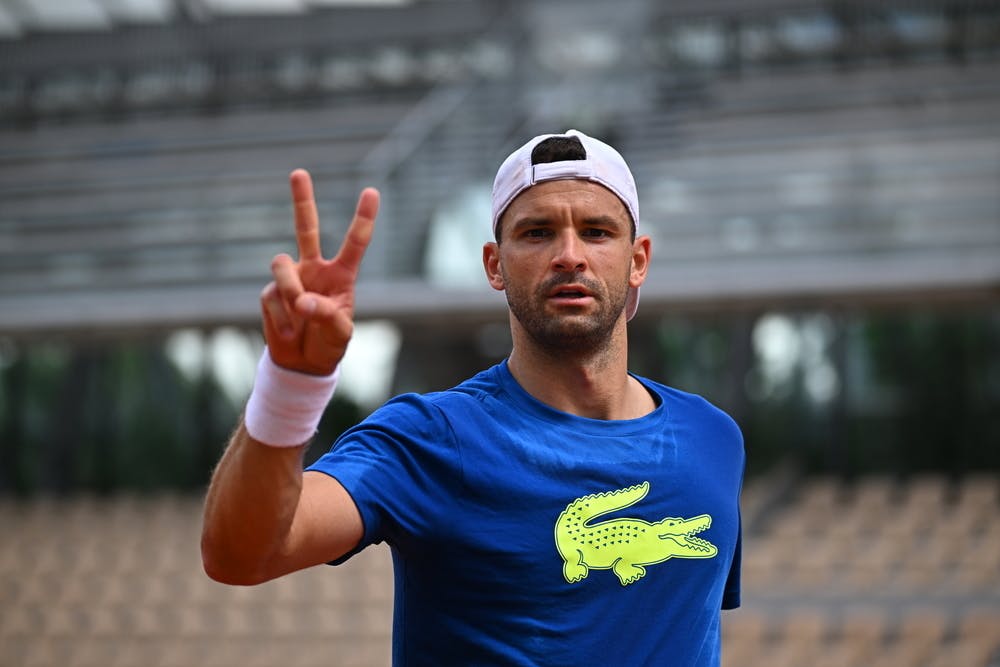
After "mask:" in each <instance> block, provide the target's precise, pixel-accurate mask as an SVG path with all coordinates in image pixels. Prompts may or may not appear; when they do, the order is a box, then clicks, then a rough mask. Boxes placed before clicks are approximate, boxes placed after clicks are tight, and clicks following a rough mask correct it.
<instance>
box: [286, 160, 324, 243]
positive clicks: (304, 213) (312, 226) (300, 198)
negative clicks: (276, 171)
mask: <svg viewBox="0 0 1000 667" xmlns="http://www.w3.org/2000/svg"><path fill="white" fill-rule="evenodd" d="M289 182H290V184H291V187H292V204H293V206H294V207H295V241H296V243H297V244H298V246H299V259H300V260H303V259H319V258H320V257H322V253H321V252H320V247H319V213H318V212H317V211H316V198H315V197H314V196H313V185H312V177H310V176H309V172H308V171H306V170H305V169H296V170H295V171H293V172H292V174H291V176H289Z"/></svg>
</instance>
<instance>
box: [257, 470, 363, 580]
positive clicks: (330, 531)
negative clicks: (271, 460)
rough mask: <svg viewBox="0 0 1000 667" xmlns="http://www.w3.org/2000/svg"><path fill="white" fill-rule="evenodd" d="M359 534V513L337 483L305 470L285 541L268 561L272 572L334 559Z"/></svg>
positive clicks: (357, 539)
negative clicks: (272, 559) (272, 560)
mask: <svg viewBox="0 0 1000 667" xmlns="http://www.w3.org/2000/svg"><path fill="white" fill-rule="evenodd" d="M363 534H364V522H363V521H362V520H361V514H360V513H359V512H358V508H357V505H355V504H354V499H353V498H351V495H350V494H349V493H348V492H347V490H346V489H345V488H344V487H343V486H342V485H341V483H340V482H338V481H337V480H336V479H334V478H333V477H330V476H329V475H327V474H324V473H321V472H316V471H309V470H307V471H305V472H304V473H303V474H302V495H301V497H300V499H299V504H298V507H297V508H296V510H295V517H294V519H293V520H292V527H291V531H290V532H289V535H288V541H287V542H286V544H285V545H284V547H283V548H282V549H281V551H280V552H279V553H278V554H277V555H276V556H275V559H274V562H273V563H272V567H271V569H272V570H273V574H274V576H275V577H278V576H281V575H282V574H287V573H289V572H294V571H296V570H302V569H305V568H307V567H312V566H314V565H320V564H323V563H329V562H330V561H333V560H336V559H338V558H340V557H341V556H343V555H344V554H346V553H348V552H349V551H351V550H352V549H354V548H355V547H356V546H357V545H358V543H359V542H360V541H361V538H362V536H363Z"/></svg>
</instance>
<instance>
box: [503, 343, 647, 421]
mask: <svg viewBox="0 0 1000 667" xmlns="http://www.w3.org/2000/svg"><path fill="white" fill-rule="evenodd" d="M507 366H508V368H509V369H510V372H511V374H512V375H513V376H514V379H515V380H517V382H518V384H520V385H521V387H522V388H523V389H524V390H525V391H527V392H528V393H529V394H531V395H532V396H533V397H534V398H536V399H538V400H539V401H541V402H542V403H545V404H546V405H548V406H550V407H552V408H555V409H557V410H561V411H563V412H568V413H570V414H573V415H577V416H579V417H589V418H591V419H605V420H619V419H636V418H638V417H642V416H643V415H646V414H649V413H650V412H651V411H652V410H653V409H654V408H655V407H656V404H655V401H654V400H653V397H652V396H650V394H649V391H648V390H646V388H645V387H643V386H642V384H641V383H640V382H639V381H638V380H636V379H635V378H633V377H632V376H630V375H629V374H628V344H627V337H626V333H625V331H624V327H623V328H622V330H621V331H617V332H616V334H615V335H613V336H612V340H610V341H609V343H608V345H607V346H604V347H602V348H601V349H600V350H596V351H590V352H587V353H580V352H579V351H575V350H571V349H565V350H549V349H542V348H540V347H539V346H537V345H533V344H531V343H530V341H528V340H526V336H518V335H515V336H514V349H513V351H512V352H511V355H510V359H509V360H508V362H507Z"/></svg>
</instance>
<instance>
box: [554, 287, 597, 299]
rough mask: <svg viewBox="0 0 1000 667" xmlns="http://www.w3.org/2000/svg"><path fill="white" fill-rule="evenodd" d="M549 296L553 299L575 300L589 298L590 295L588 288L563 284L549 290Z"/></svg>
mask: <svg viewBox="0 0 1000 667" xmlns="http://www.w3.org/2000/svg"><path fill="white" fill-rule="evenodd" d="M549 298H550V299H552V300H553V301H561V302H577V301H583V300H589V299H591V298H592V295H591V293H590V291H589V290H587V289H586V288H585V287H583V286H581V285H565V286H563V287H558V288H556V289H554V290H552V291H551V292H549Z"/></svg>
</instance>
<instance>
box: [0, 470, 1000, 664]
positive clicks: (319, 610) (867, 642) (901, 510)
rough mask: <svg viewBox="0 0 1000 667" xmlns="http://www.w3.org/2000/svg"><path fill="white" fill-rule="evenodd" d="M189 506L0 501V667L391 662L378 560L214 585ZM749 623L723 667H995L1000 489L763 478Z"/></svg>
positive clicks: (756, 503)
mask: <svg viewBox="0 0 1000 667" xmlns="http://www.w3.org/2000/svg"><path fill="white" fill-rule="evenodd" d="M200 512H201V499H200V498H197V497H189V496H178V495H163V496H156V497H152V496H150V497H141V496H126V497H119V498H114V499H112V498H93V497H91V498H82V499H81V498H78V499H64V500H60V499H52V498H49V499H37V500H33V501H17V500H11V499H7V500H2V501H0V525H3V526H4V531H5V534H6V535H13V536H16V539H6V540H4V541H3V542H2V544H0V600H2V605H0V665H3V666H4V667H7V666H10V667H14V666H15V665H17V666H20V667H49V666H51V667H55V666H57V665H58V666H60V667H68V666H71V665H78V666H81V667H83V666H88V667H116V666H122V667H125V666H136V667H138V666H140V665H142V666H145V665H164V666H170V667H174V666H176V667H184V666H188V665H202V666H204V667H213V666H216V665H218V666H220V667H222V666H234V667H235V666H237V665H239V666H242V667H250V666H253V667H256V666H259V667H270V666H272V665H273V666H275V667H279V666H280V667H294V666H298V665H303V666H306V665H308V666H312V665H317V666H318V665H328V664H337V665H344V666H358V667H361V666H370V667H376V666H381V665H386V664H388V661H389V658H388V656H389V644H388V642H389V633H390V629H391V607H392V573H391V564H390V559H389V555H388V549H387V548H385V547H381V546H380V547H374V548H372V549H369V550H367V551H365V552H363V553H362V554H361V555H360V556H358V557H356V558H355V559H353V560H351V561H349V562H348V563H347V564H345V565H343V566H339V567H338V568H328V567H326V566H323V567H318V568H313V569H310V570H307V571H304V572H300V573H297V574H294V575H291V576H288V577H284V578H282V579H279V580H276V581H273V582H269V583H267V584H264V585H261V586H257V587H252V588H239V587H228V586H223V585H221V584H216V583H215V582H212V581H211V580H209V579H208V578H207V577H206V576H205V575H204V573H203V572H202V569H201V563H200V559H199V552H198V539H199V531H200V525H201V524H200ZM743 514H744V521H745V524H746V535H745V544H744V561H743V589H744V590H743V607H742V608H740V609H738V610H736V611H731V612H726V613H725V614H724V615H723V632H724V636H725V640H724V641H725V644H724V647H725V651H724V662H723V664H724V665H725V667H765V666H767V667H786V666H787V667H801V666H802V665H807V664H809V665H819V666H822V667H862V666H869V667H871V666H877V667H956V666H959V665H961V667H990V666H992V665H995V664H996V661H997V660H998V659H1000V481H998V479H997V478H996V477H995V476H969V477H967V478H964V479H962V480H960V481H957V482H956V481H953V480H950V479H948V478H944V477H941V476H933V475H932V476H921V477H916V478H912V479H908V480H897V479H893V478H889V477H884V476H873V477H866V478H864V479H860V480H857V481H855V482H852V483H847V482H843V481H839V480H834V479H830V478H818V479H798V478H793V479H789V478H785V477H772V478H768V479H760V480H757V481H754V482H752V483H751V484H749V485H748V486H747V488H746V489H745V496H744V507H743Z"/></svg>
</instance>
